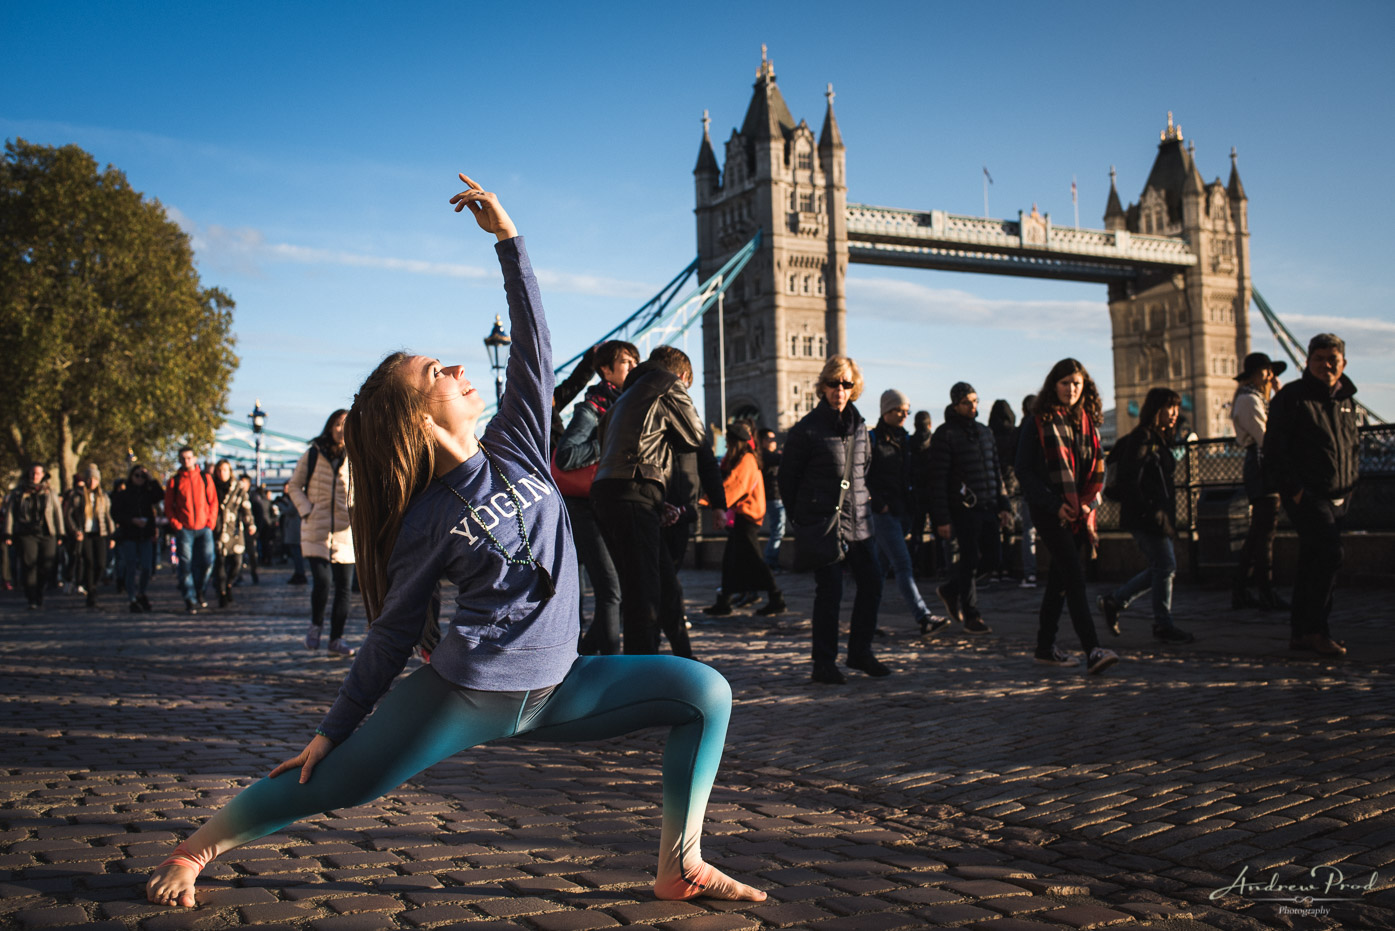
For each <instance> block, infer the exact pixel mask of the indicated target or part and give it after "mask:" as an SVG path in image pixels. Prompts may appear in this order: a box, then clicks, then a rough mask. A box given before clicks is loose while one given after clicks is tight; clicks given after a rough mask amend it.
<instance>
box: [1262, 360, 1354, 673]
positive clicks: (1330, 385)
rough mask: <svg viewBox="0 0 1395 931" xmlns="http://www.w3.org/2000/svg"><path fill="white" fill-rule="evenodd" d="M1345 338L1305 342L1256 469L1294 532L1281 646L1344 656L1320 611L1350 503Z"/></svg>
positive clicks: (1327, 610) (1338, 563)
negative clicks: (1294, 561)
mask: <svg viewBox="0 0 1395 931" xmlns="http://www.w3.org/2000/svg"><path fill="white" fill-rule="evenodd" d="M1346 364H1347V361H1346V344H1345V343H1344V342H1342V340H1341V339H1340V338H1339V337H1337V336H1335V335H1334V334H1332V333H1319V334H1318V335H1317V336H1314V337H1313V338H1312V340H1310V341H1309V343H1308V364H1307V367H1306V368H1305V369H1304V370H1303V377H1302V378H1299V379H1298V380H1297V381H1293V382H1290V383H1289V384H1287V385H1285V386H1284V387H1283V388H1282V389H1280V391H1279V393H1278V394H1276V395H1274V399H1273V400H1272V401H1270V402H1269V423H1268V426H1267V428H1266V430H1265V433H1264V468H1265V470H1266V471H1267V472H1269V474H1270V475H1271V476H1272V477H1273V479H1274V484H1275V485H1276V486H1277V487H1278V489H1279V496H1280V498H1281V499H1282V500H1283V504H1284V510H1285V511H1287V512H1288V516H1289V520H1291V521H1292V522H1293V527H1294V530H1296V531H1297V532H1298V565H1299V567H1300V568H1299V570H1298V572H1297V573H1296V575H1297V579H1296V581H1295V583H1294V587H1293V604H1292V612H1293V613H1292V615H1291V635H1292V638H1291V640H1290V642H1289V648H1290V649H1294V650H1312V651H1313V652H1315V653H1319V654H1321V655H1323V656H1344V655H1346V652H1347V650H1346V647H1345V646H1344V645H1343V644H1342V643H1341V642H1340V641H1337V640H1333V639H1332V634H1331V630H1330V628H1329V627H1328V618H1329V616H1330V615H1331V613H1332V590H1333V588H1334V587H1335V586H1336V583H1337V572H1338V570H1340V569H1341V567H1342V523H1343V522H1344V520H1345V518H1346V516H1347V511H1348V510H1349V509H1350V507H1351V496H1352V493H1353V492H1354V491H1355V490H1356V480H1357V474H1358V471H1359V455H1360V444H1361V440H1360V436H1359V435H1358V432H1357V428H1358V426H1359V420H1358V414H1357V408H1356V402H1355V401H1353V400H1352V395H1354V394H1356V386H1355V385H1353V384H1352V383H1351V379H1349V378H1347V377H1346V375H1345V374H1343V371H1344V370H1345V369H1346Z"/></svg>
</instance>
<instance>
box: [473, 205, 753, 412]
mask: <svg viewBox="0 0 1395 931" xmlns="http://www.w3.org/2000/svg"><path fill="white" fill-rule="evenodd" d="M760 240H761V233H760V230H756V234H755V235H754V236H752V237H751V239H750V241H748V242H747V243H746V244H745V245H744V246H742V247H741V248H740V249H738V250H736V252H735V253H734V254H733V255H732V257H731V258H729V259H727V261H726V263H725V264H724V265H723V266H722V267H721V268H719V269H717V271H716V272H714V273H713V274H712V276H711V277H709V278H708V279H707V280H706V281H704V282H702V283H701V284H699V285H697V286H696V287H694V288H693V289H692V290H691V291H689V292H688V293H687V294H686V295H684V296H683V298H682V300H679V301H677V302H676V303H675V297H676V295H677V293H678V289H679V287H681V286H682V284H683V282H685V281H686V280H687V279H688V278H689V277H691V276H692V275H694V274H696V272H697V266H698V261H697V259H693V261H692V263H691V264H689V265H688V267H687V268H686V269H684V270H683V271H682V272H680V273H679V274H678V275H677V276H676V277H675V278H674V279H673V280H672V281H670V282H669V283H668V284H666V285H664V287H663V288H662V289H661V290H660V291H659V293H658V294H656V295H654V297H652V298H650V299H649V300H648V301H647V302H645V304H644V305H643V306H642V307H640V308H639V309H638V310H636V311H635V312H634V313H632V314H630V315H629V316H628V317H626V318H625V319H624V320H622V321H621V322H620V323H619V324H618V325H616V326H615V327H613V328H611V330H610V331H609V332H608V333H606V334H605V335H604V336H602V337H601V338H600V339H598V340H595V341H594V342H592V343H590V344H588V346H587V348H590V346H592V345H595V344H596V343H603V342H605V341H606V340H610V339H623V340H626V341H627V342H631V343H634V344H635V345H636V346H637V347H639V351H640V358H641V359H643V358H644V357H646V356H648V354H649V350H650V349H651V348H653V347H654V346H656V345H659V344H660V343H666V342H669V341H671V340H674V339H678V338H679V337H682V336H683V335H685V334H686V333H687V332H688V330H689V329H690V328H691V327H692V325H693V324H694V323H695V322H697V321H698V320H700V319H702V315H703V314H704V313H706V312H707V310H708V308H710V307H711V306H712V305H713V304H714V303H716V302H717V301H718V300H720V298H721V296H722V295H724V294H725V293H726V290H727V288H729V287H731V283H732V282H733V281H735V280H736V278H737V276H738V275H740V274H741V271H742V269H744V268H745V267H746V265H747V263H748V262H750V261H751V256H753V255H755V254H756V249H757V248H758V247H759V246H760ZM585 354H586V351H585V350H582V351H581V352H578V353H577V354H576V355H574V356H572V357H571V358H570V359H568V360H567V361H566V362H563V363H562V364H561V365H559V366H557V367H556V368H555V369H554V370H553V371H554V373H555V374H556V375H557V376H558V377H559V378H560V377H561V375H562V373H563V372H565V371H568V370H569V369H570V368H571V367H572V366H573V365H575V364H576V363H577V362H578V361H580V359H581V357H582V356H584V355H585ZM568 409H569V408H568ZM497 411H498V406H497V405H495V404H491V405H489V407H486V408H485V409H484V413H483V414H482V415H480V424H481V425H484V424H485V423H487V422H488V421H489V419H490V418H491V417H493V416H494V414H495V413H497ZM559 413H561V414H562V418H563V419H564V420H565V419H566V418H567V410H566V409H564V410H562V411H560V412H559Z"/></svg>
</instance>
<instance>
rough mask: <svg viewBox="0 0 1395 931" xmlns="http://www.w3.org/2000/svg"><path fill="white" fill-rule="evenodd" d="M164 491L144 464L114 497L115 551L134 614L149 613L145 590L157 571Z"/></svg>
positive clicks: (129, 473) (112, 498)
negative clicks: (158, 528)
mask: <svg viewBox="0 0 1395 931" xmlns="http://www.w3.org/2000/svg"><path fill="white" fill-rule="evenodd" d="M164 500H165V490H164V489H163V488H161V487H160V483H159V482H158V481H156V479H155V477H154V476H152V475H151V474H150V470H149V469H147V468H146V467H145V466H143V465H139V464H137V465H133V466H131V470H130V471H129V472H127V473H126V487H125V488H123V489H121V490H120V491H118V492H117V493H116V494H114V495H112V497H111V519H112V521H113V522H115V524H116V532H115V534H114V537H115V539H116V549H117V552H118V553H119V554H120V557H121V569H122V572H123V573H124V574H125V578H126V584H125V589H126V597H127V598H128V599H130V611H131V613H132V614H140V613H141V612H143V611H149V610H150V609H151V606H150V598H149V597H147V595H146V589H147V588H148V587H149V586H150V576H151V574H152V573H154V571H155V533H156V520H157V517H158V515H157V514H156V510H155V509H156V508H157V507H159V506H160V504H161V503H163V502H164Z"/></svg>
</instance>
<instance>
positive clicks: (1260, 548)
mask: <svg viewBox="0 0 1395 931" xmlns="http://www.w3.org/2000/svg"><path fill="white" fill-rule="evenodd" d="M1287 368H1288V363H1286V362H1275V361H1273V360H1272V359H1270V358H1269V356H1268V355H1266V354H1265V353H1262V352H1252V353H1250V354H1249V355H1248V356H1246V357H1245V365H1244V367H1243V368H1242V369H1241V372H1240V374H1239V375H1236V376H1235V380H1236V381H1237V382H1239V383H1240V384H1239V385H1238V386H1237V387H1236V389H1235V397H1234V398H1233V399H1231V403H1230V421H1231V423H1232V424H1233V425H1234V427H1235V444H1236V445H1237V446H1239V447H1240V448H1241V449H1242V450H1244V453H1245V464H1244V470H1243V475H1244V481H1245V495H1246V497H1248V498H1249V499H1250V529H1249V532H1248V533H1247V534H1246V536H1245V545H1244V547H1243V548H1242V549H1241V550H1240V563H1239V565H1237V566H1236V567H1235V577H1234V580H1233V588H1232V592H1231V599H1230V605H1231V607H1232V608H1236V609H1244V608H1264V609H1266V610H1271V611H1274V610H1283V609H1285V608H1287V607H1288V602H1286V601H1284V599H1283V596H1281V595H1280V594H1279V593H1278V592H1277V591H1275V590H1274V579H1273V565H1274V531H1275V530H1276V529H1277V527H1278V526H1279V493H1278V488H1277V487H1275V486H1274V484H1273V482H1269V483H1266V482H1265V481H1264V469H1263V447H1264V431H1265V426H1266V424H1267V422H1268V419H1269V399H1270V398H1271V397H1273V396H1274V392H1275V391H1278V390H1279V377H1278V376H1279V375H1281V374H1283V372H1284V371H1285V370H1286V369H1287Z"/></svg>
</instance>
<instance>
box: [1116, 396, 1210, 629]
mask: <svg viewBox="0 0 1395 931" xmlns="http://www.w3.org/2000/svg"><path fill="white" fill-rule="evenodd" d="M1181 405H1182V396H1181V395H1179V394H1178V393H1177V392H1175V391H1173V390H1172V389H1171V388H1153V389H1151V390H1149V392H1148V395H1147V396H1146V397H1145V398H1144V399H1143V410H1142V411H1141V412H1140V414H1139V417H1138V426H1137V427H1134V429H1133V431H1132V432H1131V433H1129V434H1128V435H1127V436H1125V437H1124V438H1123V439H1121V440H1120V441H1119V442H1118V443H1116V444H1115V445H1114V448H1113V449H1112V450H1110V452H1109V458H1108V459H1106V460H1105V464H1106V466H1107V468H1106V471H1107V472H1109V481H1107V482H1106V483H1105V487H1104V496H1105V497H1106V498H1109V499H1111V500H1113V501H1118V502H1119V527H1120V529H1122V530H1127V531H1128V532H1129V533H1131V534H1133V540H1134V543H1136V544H1138V549H1139V552H1141V553H1142V554H1143V558H1144V559H1146V560H1147V561H1148V568H1146V569H1144V570H1143V571H1142V572H1140V573H1138V575H1136V576H1134V577H1133V578H1131V579H1129V580H1128V581H1127V582H1125V583H1124V584H1123V585H1120V586H1119V587H1118V588H1117V589H1115V590H1114V591H1112V592H1110V593H1109V594H1107V595H1100V596H1099V598H1097V599H1096V602H1095V603H1096V604H1098V605H1099V609H1100V611H1101V612H1102V613H1103V614H1104V623H1105V625H1106V626H1107V627H1108V628H1109V632H1110V633H1112V634H1113V635H1114V636H1116V637H1117V636H1119V633H1120V631H1119V615H1120V614H1122V613H1123V612H1124V611H1125V610H1126V609H1127V608H1128V606H1129V605H1131V604H1133V602H1134V600H1135V599H1137V598H1138V597H1139V596H1140V595H1142V594H1143V593H1144V592H1146V591H1150V590H1151V591H1152V593H1153V636H1154V637H1156V638H1157V639H1158V640H1161V641H1163V642H1164V643H1191V642H1192V641H1193V640H1194V639H1196V638H1195V637H1193V636H1192V635H1191V634H1190V633H1188V632H1187V631H1185V630H1180V629H1179V628H1178V627H1177V625H1176V624H1174V623H1173V622H1172V580H1173V577H1174V576H1176V574H1177V555H1176V553H1175V552H1174V551H1173V547H1172V538H1173V537H1175V536H1176V535H1177V531H1176V529H1175V527H1174V523H1175V521H1176V519H1177V518H1176V489H1175V487H1174V485H1173V480H1172V472H1173V469H1174V467H1175V466H1176V464H1177V460H1176V459H1175V458H1174V457H1173V455H1172V443H1171V436H1172V429H1173V427H1175V426H1176V425H1177V414H1178V412H1179V411H1180V410H1181Z"/></svg>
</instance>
